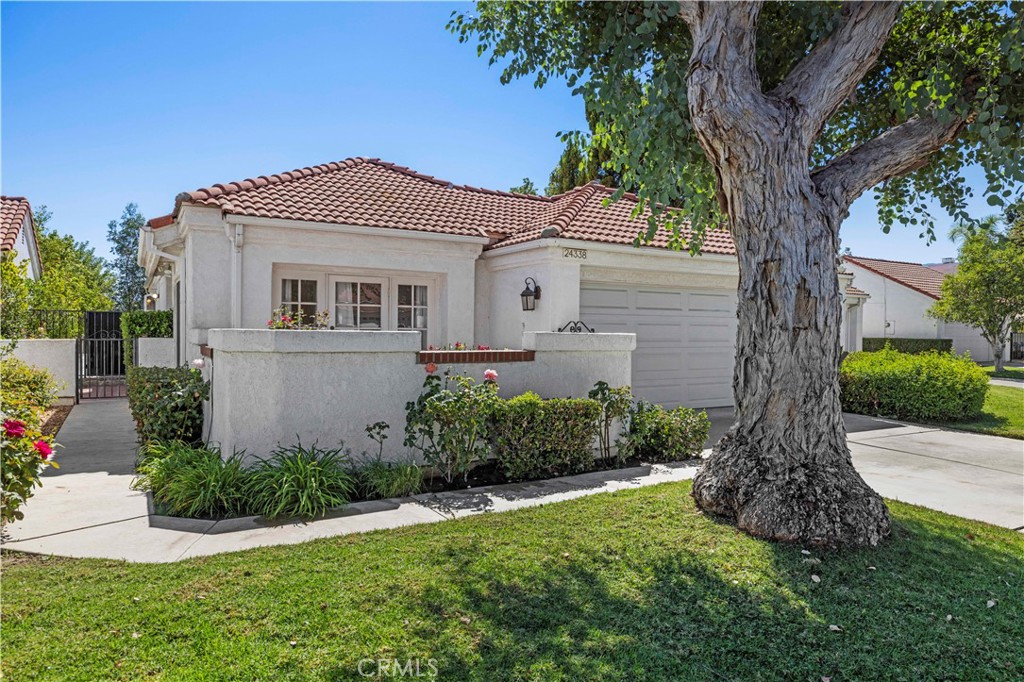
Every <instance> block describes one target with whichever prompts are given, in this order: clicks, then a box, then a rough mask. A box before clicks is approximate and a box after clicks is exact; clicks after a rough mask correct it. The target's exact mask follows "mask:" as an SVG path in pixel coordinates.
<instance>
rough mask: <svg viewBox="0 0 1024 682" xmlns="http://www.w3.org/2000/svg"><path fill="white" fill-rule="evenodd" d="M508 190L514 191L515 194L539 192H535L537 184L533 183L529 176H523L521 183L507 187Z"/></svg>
mask: <svg viewBox="0 0 1024 682" xmlns="http://www.w3.org/2000/svg"><path fill="white" fill-rule="evenodd" d="M508 191H509V192H515V193H516V194H539V192H537V186H536V185H535V184H533V180H531V179H530V178H523V183H522V184H521V185H516V186H515V187H509V189H508Z"/></svg>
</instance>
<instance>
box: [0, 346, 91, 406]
mask: <svg viewBox="0 0 1024 682" xmlns="http://www.w3.org/2000/svg"><path fill="white" fill-rule="evenodd" d="M0 343H6V342H0ZM13 354H14V357H16V358H18V359H19V360H21V361H22V362H24V363H26V364H29V365H32V366H33V367H39V368H41V369H45V370H47V371H48V372H49V373H50V374H51V375H52V376H53V378H54V379H55V380H56V381H57V388H58V390H57V396H58V397H59V398H74V397H75V357H76V355H75V339H21V340H19V341H18V345H17V346H16V347H15V349H14V353H13Z"/></svg>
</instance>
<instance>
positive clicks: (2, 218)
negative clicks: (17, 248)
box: [0, 197, 32, 251]
mask: <svg viewBox="0 0 1024 682" xmlns="http://www.w3.org/2000/svg"><path fill="white" fill-rule="evenodd" d="M26 216H28V217H29V221H30V223H31V216H32V206H31V205H30V204H29V203H28V199H26V198H25V197H0V251H13V250H14V245H15V244H17V243H18V235H19V234H21V226H22V225H24V224H25V217H26Z"/></svg>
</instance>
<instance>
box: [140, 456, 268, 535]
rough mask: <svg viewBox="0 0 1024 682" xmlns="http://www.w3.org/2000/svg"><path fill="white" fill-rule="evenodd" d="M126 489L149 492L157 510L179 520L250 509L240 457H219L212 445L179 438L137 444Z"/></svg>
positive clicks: (238, 512) (246, 473)
mask: <svg viewBox="0 0 1024 682" xmlns="http://www.w3.org/2000/svg"><path fill="white" fill-rule="evenodd" d="M136 472H137V473H136V477H135V480H134V481H132V488H133V489H135V490H144V491H146V492H150V493H152V495H153V502H154V503H155V504H156V505H157V506H158V508H159V509H160V511H161V512H163V513H166V514H168V515H170V516H181V517H185V518H202V519H213V518H224V517H231V516H241V515H245V514H248V513H250V511H249V506H250V505H249V502H248V498H247V496H246V484H247V482H248V476H249V472H248V471H246V469H245V466H244V464H243V460H242V455H241V454H240V453H234V454H232V455H231V456H230V457H226V458H225V457H223V456H222V455H221V453H220V451H219V450H217V449H216V448H205V447H194V446H191V445H189V444H188V443H183V442H181V441H170V442H161V443H149V444H147V445H146V446H144V447H143V449H142V451H141V453H140V458H139V463H138V464H137V465H136Z"/></svg>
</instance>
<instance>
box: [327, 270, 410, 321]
mask: <svg viewBox="0 0 1024 682" xmlns="http://www.w3.org/2000/svg"><path fill="white" fill-rule="evenodd" d="M341 282H356V283H359V284H379V285H380V329H373V328H372V327H352V329H364V330H366V331H388V329H389V328H392V329H393V328H394V327H393V326H392V325H391V300H392V296H391V283H390V281H389V280H388V278H387V277H368V276H366V275H328V276H327V293H328V299H329V301H328V310H329V311H330V312H331V316H330V318H328V319H329V320H330V322H329V323H328V324H330V325H331V326H335V324H334V323H335V320H336V318H335V308H336V306H337V305H338V302H337V300H336V298H335V296H336V294H335V287H336V285H337V284H339V283H341ZM342 305H352V306H355V307H356V308H359V307H360V306H361V305H373V304H360V303H359V302H358V301H356V302H354V303H352V304H342ZM345 329H349V327H345Z"/></svg>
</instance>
